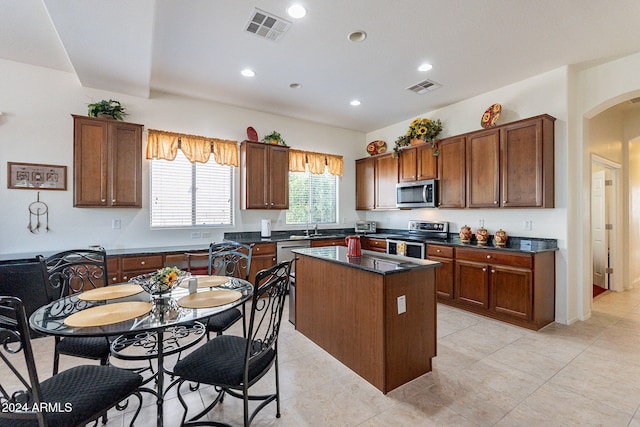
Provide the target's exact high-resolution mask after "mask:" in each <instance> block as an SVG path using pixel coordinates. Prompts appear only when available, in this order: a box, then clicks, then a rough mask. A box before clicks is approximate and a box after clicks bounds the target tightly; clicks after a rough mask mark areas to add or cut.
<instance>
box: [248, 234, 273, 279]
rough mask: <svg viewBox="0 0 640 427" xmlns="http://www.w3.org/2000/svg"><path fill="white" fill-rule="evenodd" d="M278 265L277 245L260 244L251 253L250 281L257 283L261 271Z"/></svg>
mask: <svg viewBox="0 0 640 427" xmlns="http://www.w3.org/2000/svg"><path fill="white" fill-rule="evenodd" d="M275 264H276V244H275V243H258V244H256V245H254V247H253V251H252V252H251V268H250V269H249V281H250V282H251V283H253V284H255V282H256V274H257V273H258V272H259V271H260V270H264V269H265V268H269V267H271V266H273V265H275Z"/></svg>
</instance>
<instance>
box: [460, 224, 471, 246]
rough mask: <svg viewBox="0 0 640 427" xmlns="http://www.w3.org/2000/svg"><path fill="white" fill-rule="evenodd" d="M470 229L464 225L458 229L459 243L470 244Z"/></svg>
mask: <svg viewBox="0 0 640 427" xmlns="http://www.w3.org/2000/svg"><path fill="white" fill-rule="evenodd" d="M471 236H472V233H471V227H469V226H468V225H464V226H462V227H460V243H471Z"/></svg>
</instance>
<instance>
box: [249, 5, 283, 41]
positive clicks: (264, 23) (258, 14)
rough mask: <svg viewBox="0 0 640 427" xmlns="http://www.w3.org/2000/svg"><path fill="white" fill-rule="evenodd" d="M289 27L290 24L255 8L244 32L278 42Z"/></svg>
mask: <svg viewBox="0 0 640 427" xmlns="http://www.w3.org/2000/svg"><path fill="white" fill-rule="evenodd" d="M289 27H291V22H289V21H287V20H286V19H282V18H280V17H279V16H276V15H274V14H272V13H269V12H265V11H264V10H262V9H258V8H255V9H254V11H253V14H252V15H251V18H250V19H249V22H248V23H247V26H246V30H247V31H248V32H250V33H252V34H255V35H256V36H258V37H262V38H264V39H268V40H273V41H278V40H279V39H280V37H282V36H283V35H284V33H286V32H287V30H288V29H289Z"/></svg>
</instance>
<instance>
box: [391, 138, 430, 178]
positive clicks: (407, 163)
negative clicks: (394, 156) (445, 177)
mask: <svg viewBox="0 0 640 427" xmlns="http://www.w3.org/2000/svg"><path fill="white" fill-rule="evenodd" d="M399 159H400V160H399V163H400V177H399V181H400V182H410V181H422V180H423V179H433V178H436V177H437V176H438V158H437V157H436V156H434V155H433V148H431V146H430V145H429V144H421V145H418V146H415V147H409V148H405V149H403V150H402V151H400V157H399Z"/></svg>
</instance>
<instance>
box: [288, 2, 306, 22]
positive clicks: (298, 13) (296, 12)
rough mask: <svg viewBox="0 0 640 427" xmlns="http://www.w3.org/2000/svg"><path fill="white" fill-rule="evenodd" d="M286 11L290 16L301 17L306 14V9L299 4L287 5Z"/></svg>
mask: <svg viewBox="0 0 640 427" xmlns="http://www.w3.org/2000/svg"><path fill="white" fill-rule="evenodd" d="M287 13H288V14H289V16H290V17H292V18H296V19H299V18H303V17H304V16H305V15H306V14H307V9H305V8H304V7H303V6H300V5H299V4H294V5H291V6H289V8H288V9H287Z"/></svg>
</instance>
